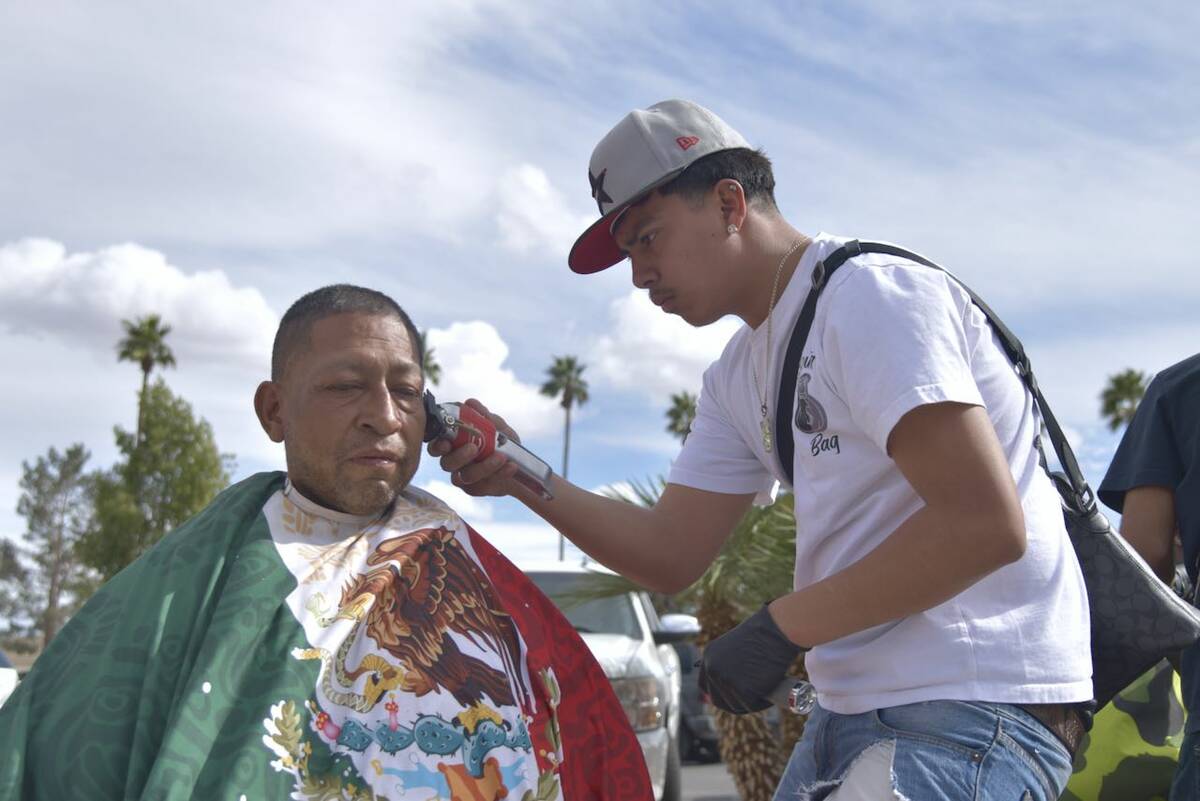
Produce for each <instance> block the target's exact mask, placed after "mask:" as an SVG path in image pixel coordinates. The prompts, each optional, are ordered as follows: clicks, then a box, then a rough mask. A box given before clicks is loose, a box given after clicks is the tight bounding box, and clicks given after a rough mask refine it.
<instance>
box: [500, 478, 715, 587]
mask: <svg viewBox="0 0 1200 801" xmlns="http://www.w3.org/2000/svg"><path fill="white" fill-rule="evenodd" d="M551 490H552V492H553V494H554V498H553V500H549V501H547V500H544V499H542V498H540V497H538V496H536V495H534V494H533V493H531V492H528V491H525V490H523V489H522V490H520V491H519V492H518V494H517V498H518V499H519V500H520V501H521V502H522V503H524V504H525V505H526V506H528V507H529V508H530V509H531V510H532V511H533V512H534V513H536V514H537V515H538V516H539V517H541V518H542V519H543V520H545V521H546V522H547V523H549V524H550V525H552V526H554V528H556V529H558V530H559V531H560V532H562V534H563V536H565V537H566V538H567V539H569V540H570V541H571V542H573V543H575V545H577V546H578V547H579V548H580V550H582V551H583V552H584V553H586V554H587V555H588V556H590V557H591V558H592V559H595V560H596V561H597V562H599V563H600V564H602V565H604V566H605V567H607V568H609V569H611V570H614V571H616V572H617V573H620V574H621V575H623V576H625V577H626V578H628V579H630V580H632V581H635V582H637V583H638V584H640V585H641V586H643V587H646V588H647V589H651V590H654V591H656V592H665V593H675V592H679V591H680V590H682V589H684V588H686V587H687V586H689V585H690V584H691V583H692V582H694V581H695V580H696V579H697V578H699V576H700V575H701V574H702V573H703V572H704V568H705V564H701V563H700V561H699V559H697V558H694V557H696V556H697V550H696V549H694V548H693V549H688V548H685V547H684V546H685V543H684V542H682V536H683V535H684V534H685V532H682V531H677V530H672V529H670V528H669V527H664V526H660V525H659V523H658V520H657V519H656V515H655V513H654V510H652V509H647V508H645V507H642V506H637V505H634V504H631V503H626V502H624V501H618V500H615V499H613V498H607V497H604V496H602V495H597V494H596V493H594V492H588V491H586V490H583V489H580V488H579V487H577V486H575V485H574V484H572V483H570V482H569V481H566V480H565V479H563V478H561V477H560V476H557V475H556V476H554V478H553V483H552V486H551ZM701 558H702V557H701Z"/></svg>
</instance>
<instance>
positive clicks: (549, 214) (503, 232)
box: [496, 164, 596, 254]
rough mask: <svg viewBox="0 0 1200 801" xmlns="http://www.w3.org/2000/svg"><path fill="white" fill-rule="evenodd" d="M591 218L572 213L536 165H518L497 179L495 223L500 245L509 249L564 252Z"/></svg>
mask: <svg viewBox="0 0 1200 801" xmlns="http://www.w3.org/2000/svg"><path fill="white" fill-rule="evenodd" d="M595 220H596V217H595V215H590V214H589V215H577V214H572V213H571V210H570V206H569V204H568V203H567V202H566V200H565V198H564V197H563V195H562V193H561V192H559V191H558V189H557V188H555V187H554V186H553V185H552V184H551V183H550V179H549V178H548V177H547V176H546V173H545V171H544V170H542V169H541V168H540V167H535V166H534V165H532V164H522V165H520V166H519V167H515V168H513V169H511V170H509V171H508V172H507V173H505V174H504V176H503V177H502V178H501V180H500V210H499V211H498V212H497V213H496V224H497V226H498V227H499V229H500V244H501V245H503V246H504V247H506V248H508V249H509V250H512V251H515V252H517V253H522V254H524V253H530V252H534V251H545V252H549V253H554V254H566V253H567V252H569V251H570V249H571V245H572V244H573V243H574V242H575V239H576V238H577V237H578V236H579V235H580V234H582V233H583V231H584V229H586V228H587V226H589V225H591V224H592V223H593V222H595Z"/></svg>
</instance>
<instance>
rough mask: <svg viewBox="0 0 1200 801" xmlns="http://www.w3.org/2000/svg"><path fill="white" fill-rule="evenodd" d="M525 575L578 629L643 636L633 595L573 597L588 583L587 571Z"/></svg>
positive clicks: (639, 637)
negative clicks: (585, 598)
mask: <svg viewBox="0 0 1200 801" xmlns="http://www.w3.org/2000/svg"><path fill="white" fill-rule="evenodd" d="M526 575H528V576H529V578H530V579H531V580H532V581H533V583H534V584H536V585H537V586H538V589H540V590H541V591H542V592H544V593H546V595H547V597H549V598H550V600H551V601H554V605H555V606H557V607H558V608H559V609H560V610H562V613H563V614H564V615H566V617H567V620H569V621H570V622H571V625H572V626H574V627H575V629H576V631H581V632H585V633H594V634H624V635H625V636H626V637H632V638H633V639H635V640H640V639H641V638H642V632H641V629H640V628H639V626H638V621H637V615H636V613H635V612H634V611H633V598H631V597H630V595H629V593H622V594H620V595H613V596H610V597H608V598H594V599H591V600H587V601H579V600H578V599H577V598H576V597H574V596H575V595H576V594H577V593H579V591H580V590H581V588H583V587H585V586H586V577H587V574H585V573H527V574H526Z"/></svg>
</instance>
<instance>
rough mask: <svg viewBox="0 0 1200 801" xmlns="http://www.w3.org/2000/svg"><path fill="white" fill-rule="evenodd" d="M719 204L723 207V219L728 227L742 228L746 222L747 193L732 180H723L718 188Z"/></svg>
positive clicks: (719, 182)
mask: <svg viewBox="0 0 1200 801" xmlns="http://www.w3.org/2000/svg"><path fill="white" fill-rule="evenodd" d="M716 193H717V202H718V203H719V204H720V205H721V217H722V218H723V219H724V221H725V224H726V225H733V226H736V227H737V228H739V229H740V228H741V227H742V224H743V223H744V222H745V221H746V211H747V209H746V192H745V190H743V189H742V185H741V184H740V183H738V182H737V181H735V180H733V179H732V178H722V179H721V180H720V181H718V182H717V186H716Z"/></svg>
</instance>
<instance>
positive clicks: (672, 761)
mask: <svg viewBox="0 0 1200 801" xmlns="http://www.w3.org/2000/svg"><path fill="white" fill-rule="evenodd" d="M682 798H683V764H682V760H681V759H680V758H679V742H678V740H676V739H675V738H673V737H672V738H671V743H670V745H669V746H667V771H666V775H665V777H664V778H663V793H662V801H681V800H682Z"/></svg>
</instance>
